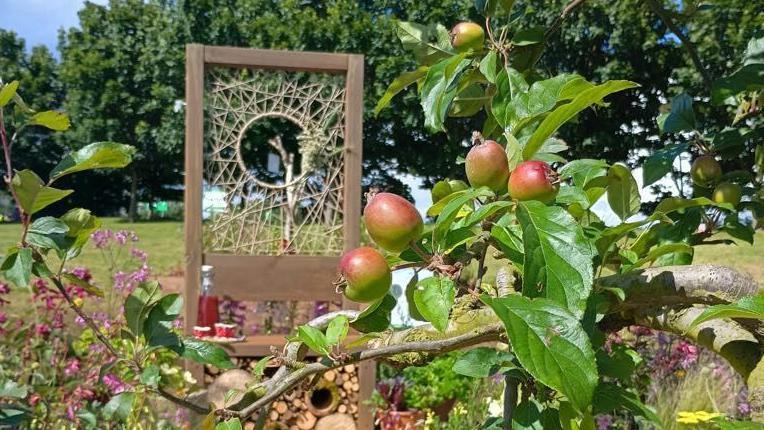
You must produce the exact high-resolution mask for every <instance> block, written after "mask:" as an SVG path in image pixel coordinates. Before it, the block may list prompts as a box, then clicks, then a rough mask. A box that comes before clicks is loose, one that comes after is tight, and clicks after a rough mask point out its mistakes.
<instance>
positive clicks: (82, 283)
mask: <svg viewBox="0 0 764 430" xmlns="http://www.w3.org/2000/svg"><path fill="white" fill-rule="evenodd" d="M61 277H62V278H64V280H65V281H66V282H68V283H70V284H74V285H76V286H78V287H80V288H82V289H83V290H85V292H87V293H88V294H90V295H93V296H96V297H103V291H101V289H100V288H98V287H96V286H95V285H93V284H91V283H89V282H88V281H86V280H84V279H80V278H78V277H76V276H74V275H72V274H71V273H67V272H64V273H62V274H61Z"/></svg>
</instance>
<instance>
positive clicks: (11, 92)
mask: <svg viewBox="0 0 764 430" xmlns="http://www.w3.org/2000/svg"><path fill="white" fill-rule="evenodd" d="M18 89H19V81H11V82H9V83H7V84H5V85H3V88H2V89H0V108H3V107H5V105H7V104H8V102H10V101H11V99H12V98H13V96H15V95H16V90H18Z"/></svg>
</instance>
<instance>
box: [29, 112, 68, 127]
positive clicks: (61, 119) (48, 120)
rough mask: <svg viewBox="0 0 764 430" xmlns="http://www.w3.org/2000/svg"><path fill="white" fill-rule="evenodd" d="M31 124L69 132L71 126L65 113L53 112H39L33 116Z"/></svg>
mask: <svg viewBox="0 0 764 430" xmlns="http://www.w3.org/2000/svg"><path fill="white" fill-rule="evenodd" d="M29 124H31V125H39V126H42V127H45V128H49V129H51V130H55V131H66V130H69V127H70V126H71V123H70V122H69V117H68V116H67V115H66V114H65V113H63V112H56V111H52V110H49V111H45V112H38V113H36V114H34V115H32V118H30V120H29Z"/></svg>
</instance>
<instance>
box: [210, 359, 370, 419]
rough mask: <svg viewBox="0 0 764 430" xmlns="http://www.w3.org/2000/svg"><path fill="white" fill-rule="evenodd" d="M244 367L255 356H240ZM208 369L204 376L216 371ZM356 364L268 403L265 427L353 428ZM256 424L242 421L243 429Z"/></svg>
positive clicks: (356, 400) (356, 399) (356, 401)
mask: <svg viewBox="0 0 764 430" xmlns="http://www.w3.org/2000/svg"><path fill="white" fill-rule="evenodd" d="M239 361H240V362H239V363H238V364H239V365H240V366H241V367H242V368H247V367H248V366H249V365H250V363H255V362H256V361H257V360H249V359H240V360H239ZM213 373H217V372H211V369H209V368H208V369H207V375H206V376H207V378H208V379H209V380H210V382H211V381H212V380H214V379H215V378H216V377H217V376H218V375H216V374H213ZM360 388H361V386H360V383H359V381H358V368H357V366H356V365H354V364H349V365H347V366H344V367H340V368H338V369H334V370H330V371H328V372H326V373H324V375H323V376H322V377H321V378H317V380H316V381H315V382H314V384H313V385H312V386H311V387H307V389H306V388H304V387H303V388H298V389H296V390H294V391H292V392H291V393H287V394H285V395H283V396H281V397H280V398H279V399H278V400H277V401H275V402H273V403H272V404H271V408H270V411H269V412H268V417H267V420H266V425H265V429H267V430H356V425H355V423H356V422H357V420H358V411H359V408H360V407H361V404H360V397H359V391H360ZM254 428H255V422H254V421H248V422H246V423H245V425H244V429H245V430H251V429H254Z"/></svg>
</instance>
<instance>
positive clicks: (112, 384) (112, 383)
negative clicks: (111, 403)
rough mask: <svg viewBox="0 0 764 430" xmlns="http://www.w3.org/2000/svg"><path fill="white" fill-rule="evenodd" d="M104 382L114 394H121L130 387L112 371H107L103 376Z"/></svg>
mask: <svg viewBox="0 0 764 430" xmlns="http://www.w3.org/2000/svg"><path fill="white" fill-rule="evenodd" d="M103 383H104V385H106V387H107V388H108V389H109V390H110V391H111V393H112V394H119V393H121V392H123V391H127V389H128V388H129V386H128V385H127V384H125V383H124V382H122V380H121V379H119V378H118V377H116V376H114V375H112V374H111V373H107V374H106V375H104V376H103Z"/></svg>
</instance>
